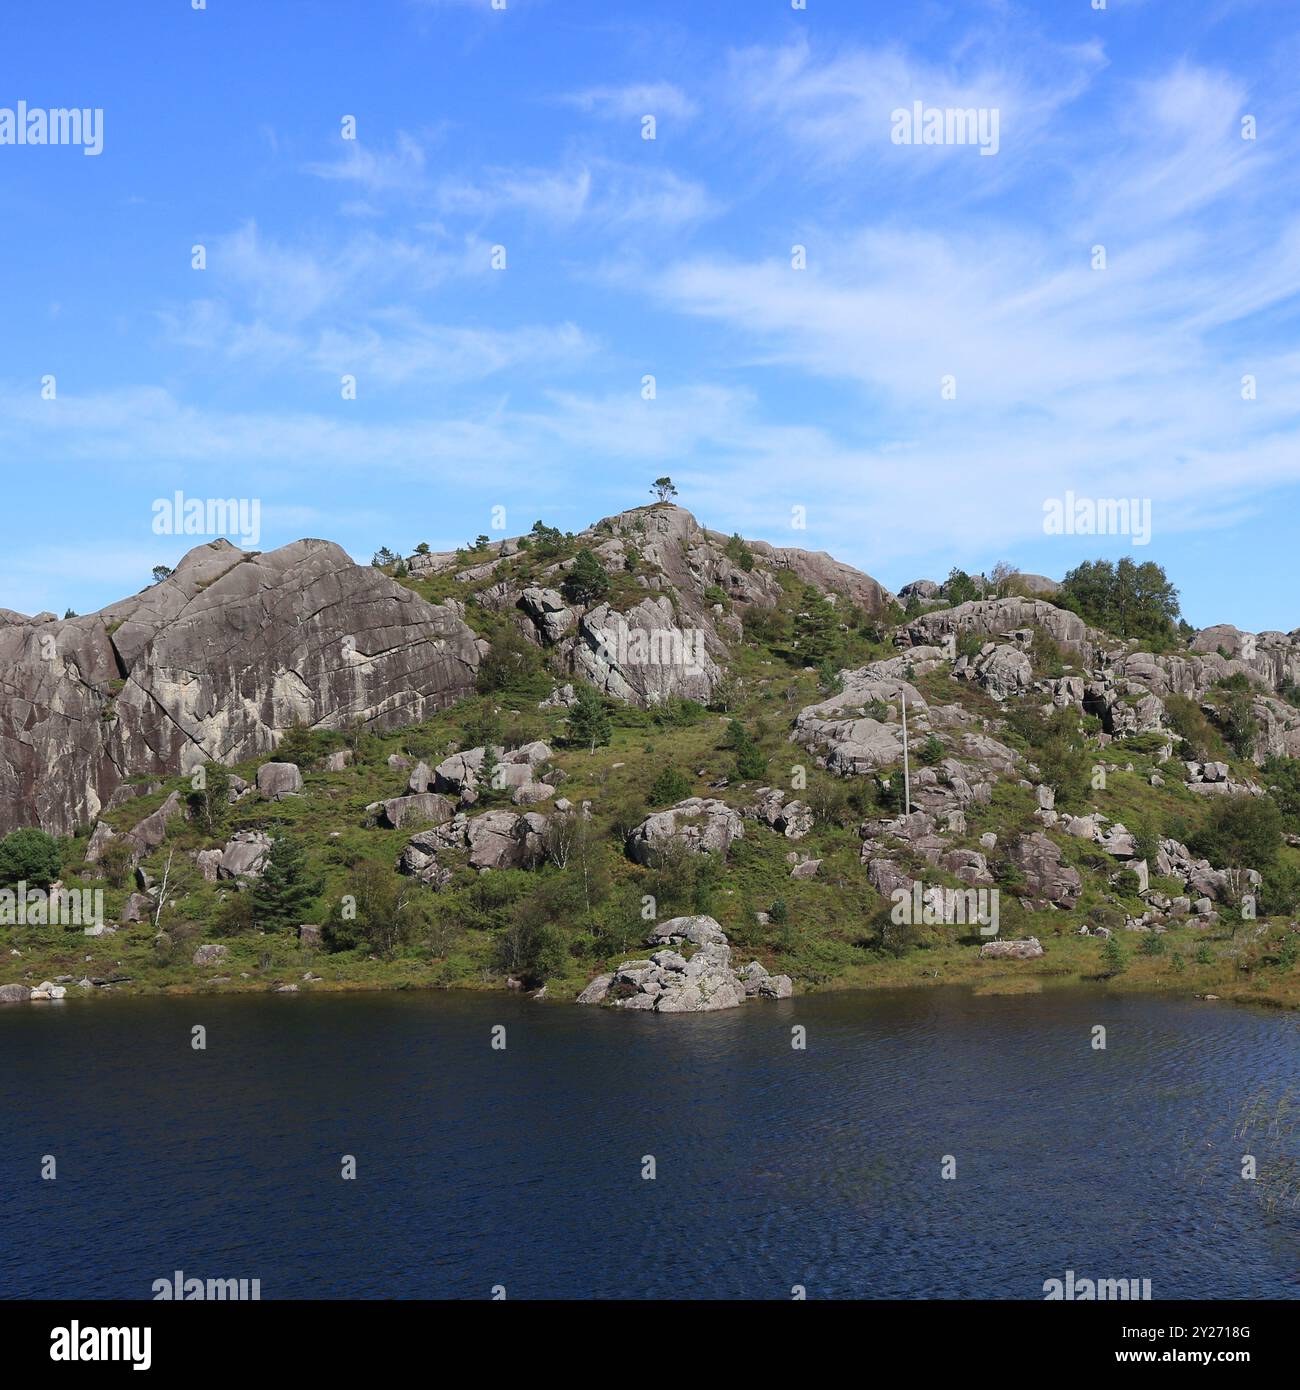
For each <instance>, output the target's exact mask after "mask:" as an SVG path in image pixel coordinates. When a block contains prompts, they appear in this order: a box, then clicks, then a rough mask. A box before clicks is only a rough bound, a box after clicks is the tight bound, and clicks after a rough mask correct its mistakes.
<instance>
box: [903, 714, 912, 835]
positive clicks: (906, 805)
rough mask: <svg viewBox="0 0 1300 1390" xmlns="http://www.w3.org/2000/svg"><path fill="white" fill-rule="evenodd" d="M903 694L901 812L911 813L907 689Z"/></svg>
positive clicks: (906, 814)
mask: <svg viewBox="0 0 1300 1390" xmlns="http://www.w3.org/2000/svg"><path fill="white" fill-rule="evenodd" d="M902 696H903V814H904V815H905V816H910V815H911V814H912V773H911V769H910V767H909V766H908V761H907V691H906V690H904V691H903V692H902Z"/></svg>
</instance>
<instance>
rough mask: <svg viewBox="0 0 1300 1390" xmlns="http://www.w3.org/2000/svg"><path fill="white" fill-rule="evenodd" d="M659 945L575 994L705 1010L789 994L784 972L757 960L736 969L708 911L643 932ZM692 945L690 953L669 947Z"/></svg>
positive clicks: (664, 1010) (659, 1008) (625, 1005)
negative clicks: (645, 956) (771, 971)
mask: <svg viewBox="0 0 1300 1390" xmlns="http://www.w3.org/2000/svg"><path fill="white" fill-rule="evenodd" d="M647 940H648V942H649V944H650V945H651V946H656V947H658V948H659V949H657V950H655V951H654V952H652V953H651V955H650V957H649V959H648V960H626V961H624V962H623V963H622V964H621V965H620V966H619V967H618V969H617V970H615V971H614V972H613V973H612V974H608V975H598V976H596V978H595V979H594V980H592V981H591V983H590V984H589V985H587V987H586V988H585V989H584V990H583V991H582V993H581V994H579V995H578V999H577V1002H578V1003H579V1004H611V1005H613V1006H614V1007H615V1008H620V1009H638V1010H647V1011H651V1012H654V1013H659V1014H685V1013H710V1012H712V1011H713V1010H715V1009H734V1008H738V1007H739V1006H740V1005H741V1004H743V1003H744V1002H745V1000H746V999H747V998H762V999H788V998H789V997H790V996H791V995H792V994H793V993H794V985H793V983H792V981H791V980H790V977H789V976H788V975H772V974H769V973H768V971H767V970H765V969H764V968H763V966H761V965H760V964H759V963H758V962H757V961H751V962H750V963H749V965H747V966H746V967H745V969H744V971H743V972H740V973H737V972H736V970H735V969H734V968H733V966H732V964H731V947H730V945H729V944H728V942H727V937H726V933H725V932H724V931H723V930H722V928H721V927H720V926H719V925H718V923H717V922H715V921H714V919H713V918H712V917H705V916H702V915H697V916H691V917H673V918H671V919H670V920H668V921H666V922H660V923H659V924H658V925H657V926H656V927H655V928H654V929H653V930H652V931H651V932H650V935H649V937H648V938H647ZM679 945H680V946H683V947H685V948H687V949H690V948H692V947H693V948H694V949H693V951H692V953H691V954H690V956H689V957H688V956H686V955H684V954H683V953H682V952H681V951H678V950H676V949H674V947H676V946H679Z"/></svg>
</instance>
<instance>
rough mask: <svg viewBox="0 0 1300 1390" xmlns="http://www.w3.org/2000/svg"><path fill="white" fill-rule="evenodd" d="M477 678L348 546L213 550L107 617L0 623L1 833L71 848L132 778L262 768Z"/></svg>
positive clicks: (431, 620)
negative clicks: (302, 741)
mask: <svg viewBox="0 0 1300 1390" xmlns="http://www.w3.org/2000/svg"><path fill="white" fill-rule="evenodd" d="M478 662H479V650H478V647H477V645H476V642H475V639H474V634H473V633H472V632H471V631H470V629H469V628H467V627H466V626H465V624H464V623H463V622H462V621H461V620H460V619H459V618H458V617H456V616H455V615H454V614H453V613H452V612H450V611H449V610H448V609H447V608H445V607H441V606H437V605H434V604H430V603H427V602H426V601H425V600H424V599H422V598H420V597H419V596H418V595H417V594H415V593H413V592H411V591H410V590H409V589H404V588H402V587H401V586H400V585H399V584H396V583H395V582H394V581H393V580H391V579H389V578H387V577H386V576H385V575H383V574H381V573H380V572H379V571H378V570H376V569H374V568H372V567H370V566H360V565H356V564H353V562H352V561H351V560H350V559H349V558H348V556H347V555H346V554H345V553H344V551H343V550H341V549H340V548H339V547H338V546H337V545H333V544H330V543H328V542H326V541H318V540H304V541H296V542H294V543H293V544H292V545H286V546H283V547H281V548H280V549H279V550H274V551H270V552H268V553H266V554H257V553H245V552H244V551H241V550H239V549H238V548H236V547H235V546H233V545H231V544H230V543H229V542H227V541H224V540H218V541H213V542H211V543H210V544H207V545H202V546H199V547H198V548H196V549H194V550H191V551H190V552H189V554H188V555H186V556H185V557H184V559H182V560H181V562H180V564H179V565H178V566H177V567H176V570H175V571H174V573H173V574H172V575H170V576H169V577H168V578H167V579H164V580H163V581H162V582H161V583H159V584H155V585H154V586H153V587H152V588H149V589H145V590H143V591H142V592H141V593H139V594H136V595H135V596H134V597H133V598H129V599H125V600H123V601H122V602H120V603H116V604H113V605H111V606H110V607H108V608H105V609H103V610H102V611H100V612H98V613H94V614H91V615H89V616H87V617H78V618H68V619H65V620H64V621H62V622H59V621H55V620H53V619H52V618H50V617H49V615H41V616H39V617H36V618H27V619H24V618H21V617H20V616H19V615H17V614H11V615H10V616H9V620H8V621H5V622H3V623H0V668H3V670H4V671H5V682H4V688H3V691H0V832H5V831H8V830H11V829H13V828H15V827H16V826H19V825H39V826H41V827H42V828H43V829H45V830H48V831H50V832H52V833H57V834H71V833H72V832H73V831H74V830H75V829H76V828H77V827H78V826H83V825H88V824H90V823H92V822H93V821H94V820H95V818H96V817H97V816H98V815H99V814H100V812H101V811H102V810H103V809H104V808H106V807H107V806H108V805H109V804H110V803H111V802H112V801H113V799H114V797H115V795H116V794H117V793H118V792H119V790H120V789H121V788H122V787H123V785H124V784H125V782H126V779H127V777H128V776H131V775H138V774H156V775H159V776H167V775H174V774H176V773H184V772H189V771H190V770H191V769H192V768H193V767H195V766H196V765H198V764H199V763H202V762H205V761H215V762H223V763H234V762H238V761H240V760H242V759H244V758H248V757H252V756H254V755H257V754H265V753H268V752H271V751H272V750H273V749H274V748H275V745H276V744H277V742H278V741H279V739H280V738H281V736H282V735H283V733H284V732H285V731H286V730H287V729H288V728H289V727H290V726H291V725H293V724H294V723H301V724H304V725H307V726H309V727H315V728H342V727H344V726H346V725H348V724H351V723H352V722H354V721H355V720H358V719H359V720H362V721H364V722H365V723H366V724H368V725H370V726H372V727H374V728H378V729H383V728H391V727H395V726H398V725H401V724H406V723H411V722H414V721H417V720H420V719H423V718H425V717H427V716H428V715H430V714H432V713H433V712H434V711H435V710H438V709H442V708H444V707H445V706H447V705H449V704H451V703H453V702H454V701H455V700H458V699H460V698H461V697H462V696H464V695H467V694H469V693H470V692H471V691H472V690H473V688H474V678H475V673H476V670H477V667H478Z"/></svg>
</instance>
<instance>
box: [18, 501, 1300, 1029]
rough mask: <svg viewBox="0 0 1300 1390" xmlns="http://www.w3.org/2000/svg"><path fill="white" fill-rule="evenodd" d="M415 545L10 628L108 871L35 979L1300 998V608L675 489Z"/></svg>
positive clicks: (42, 754)
mask: <svg viewBox="0 0 1300 1390" xmlns="http://www.w3.org/2000/svg"><path fill="white" fill-rule="evenodd" d="M378 558H379V559H380V560H381V562H382V563H380V564H378V565H372V566H366V567H363V566H358V565H356V564H354V563H353V562H352V561H351V560H349V559H348V557H347V556H346V555H344V554H343V552H342V551H341V550H339V549H338V548H337V547H336V546H333V545H330V544H328V543H326V542H322V541H300V542H297V543H296V544H294V545H290V546H285V547H283V548H282V549H280V550H277V551H274V552H271V553H269V554H265V555H257V554H245V553H243V552H241V551H239V550H237V549H235V548H234V547H232V546H230V545H228V544H226V543H224V542H216V543H214V544H212V545H207V546H202V547H199V548H198V549H196V550H194V551H191V552H190V554H189V555H187V556H186V557H185V559H184V560H183V561H182V562H181V564H180V565H179V566H178V567H177V569H176V571H175V573H174V574H172V575H171V576H170V577H168V578H166V579H164V580H163V581H162V582H161V583H159V584H157V585H155V586H154V587H153V588H150V589H147V590H145V591H143V592H142V593H140V594H138V595H136V596H135V597H134V598H132V599H129V600H125V601H124V602H122V603H119V604H115V605H112V606H111V607H109V608H107V609H105V610H103V611H102V612H101V613H97V614H93V615H90V616H89V617H85V618H69V619H67V620H65V621H63V622H58V621H55V620H54V619H53V617H52V615H49V614H42V615H38V616H37V617H34V618H24V617H22V616H20V615H17V614H4V615H3V616H2V618H0V646H2V647H3V654H4V655H5V657H6V658H7V662H6V670H7V672H8V678H7V682H6V686H5V690H4V695H3V698H2V699H0V778H3V785H4V789H5V792H6V793H7V795H6V797H5V799H4V803H3V804H4V807H5V810H4V812H3V814H4V816H5V817H6V819H5V821H4V822H3V828H5V829H12V828H13V827H15V826H39V827H41V828H42V829H43V830H44V831H47V832H51V833H53V834H55V835H60V836H64V837H69V838H65V839H64V840H63V841H62V842H61V845H60V846H59V847H58V849H57V857H58V866H57V867H58V871H59V874H60V877H61V881H62V882H63V884H64V886H65V887H81V888H87V889H93V888H96V887H98V888H100V889H102V890H103V892H104V894H105V899H106V902H107V918H106V920H105V921H104V922H103V923H102V924H99V925H95V926H92V927H89V928H84V929H82V930H78V931H72V932H70V930H69V929H68V928H67V927H58V926H42V925H41V924H40V923H36V924H31V923H30V922H29V923H28V924H26V925H18V924H6V923H5V922H4V920H3V917H2V916H0V945H3V946H5V948H6V949H7V950H8V951H9V952H10V956H11V961H12V962H13V969H14V970H15V973H17V974H20V975H21V976H22V981H21V982H15V984H14V986H13V989H14V990H16V991H19V992H21V990H23V989H27V988H31V987H32V986H33V985H35V986H38V987H39V986H42V985H47V984H48V985H49V986H50V989H52V990H53V989H63V988H66V987H67V985H68V984H69V983H78V982H80V981H84V984H83V985H82V986H81V987H82V988H83V989H85V990H92V991H93V990H94V989H95V988H96V987H97V985H98V986H108V987H162V988H195V987H200V986H203V987H209V982H211V981H212V980H216V981H218V982H220V983H221V984H222V985H224V986H225V987H230V988H240V987H247V988H256V987H261V988H265V987H267V986H268V985H269V986H272V987H275V988H281V989H285V990H289V989H296V988H299V987H304V988H328V987H331V986H332V985H333V986H345V985H357V984H387V985H393V984H460V985H471V984H473V985H482V984H484V983H487V984H489V985H492V984H500V983H506V982H511V983H515V984H518V985H521V986H528V987H530V988H537V987H539V986H543V985H544V986H545V987H546V989H547V990H548V992H549V993H550V994H552V995H554V996H557V997H575V996H579V995H580V996H581V998H582V999H583V1000H584V1001H585V1002H592V1003H595V1002H601V1003H604V1004H608V1005H617V1006H620V1007H624V1008H633V1009H648V1010H652V1011H654V1012H663V1013H667V1012H694V1011H697V1010H699V1009H704V1008H717V1007H725V1006H733V1005H736V1004H739V1003H740V1002H742V1001H743V1000H745V999H764V998H772V999H780V998H784V997H787V996H788V995H789V994H791V993H792V992H798V991H801V990H805V989H809V988H817V987H821V986H825V985H827V984H873V983H904V982H913V981H915V980H917V979H922V978H923V979H927V980H928V979H935V978H938V979H949V980H964V979H971V980H975V981H977V982H983V983H984V984H988V983H989V982H990V981H997V980H1000V979H1017V980H1019V979H1022V977H1028V978H1030V979H1034V978H1041V977H1047V976H1050V977H1055V978H1070V979H1079V978H1082V979H1088V978H1094V979H1095V978H1104V979H1106V980H1109V981H1112V982H1113V981H1114V980H1116V979H1117V978H1119V977H1120V976H1121V975H1123V977H1124V978H1125V979H1126V980H1131V981H1133V982H1135V983H1143V984H1166V985H1175V986H1178V987H1183V988H1187V989H1189V990H1193V989H1194V988H1195V987H1200V988H1201V990H1202V991H1205V990H1209V989H1213V992H1216V993H1231V994H1239V995H1243V996H1245V997H1265V998H1275V999H1277V1000H1279V1001H1281V1002H1288V1003H1296V1002H1300V988H1297V983H1296V976H1297V972H1296V956H1297V951H1298V949H1300V932H1297V931H1296V929H1295V927H1294V924H1293V921H1292V918H1293V916H1294V914H1295V912H1296V911H1297V909H1298V908H1300V852H1298V850H1300V707H1298V703H1300V702H1298V701H1297V694H1298V693H1300V632H1292V633H1290V634H1285V633H1258V634H1249V633H1243V632H1240V631H1238V630H1237V629H1235V628H1229V627H1216V628H1210V629H1206V630H1205V631H1203V632H1200V633H1195V634H1190V635H1188V634H1185V635H1184V636H1182V637H1179V636H1178V635H1177V633H1176V632H1175V631H1174V629H1173V628H1172V627H1170V628H1168V630H1167V632H1165V631H1164V630H1162V640H1161V642H1160V643H1158V644H1156V645H1158V646H1159V647H1160V649H1159V650H1156V651H1152V650H1144V649H1143V646H1144V644H1143V643H1142V642H1141V641H1139V640H1136V639H1125V638H1124V637H1122V636H1121V635H1119V634H1117V633H1116V632H1115V631H1111V630H1107V629H1106V628H1105V627H1103V626H1100V625H1098V624H1096V623H1091V622H1089V621H1087V620H1086V619H1085V617H1083V616H1081V615H1080V613H1079V612H1076V611H1073V610H1072V609H1071V607H1069V606H1068V605H1069V603H1070V602H1071V601H1072V600H1071V594H1070V592H1069V591H1068V585H1067V586H1066V588H1064V589H1063V588H1062V587H1061V586H1059V585H1052V584H1051V582H1050V581H1043V582H1042V583H1039V582H1038V581H1039V579H1040V578H1041V577H1038V576H1029V577H1027V578H1028V580H1029V581H1033V582H1007V581H1006V580H1005V579H1004V580H1002V581H1000V582H998V583H993V582H991V581H985V580H983V579H982V578H981V580H980V583H979V584H978V585H977V586H976V592H979V593H981V594H984V595H986V596H983V597H978V598H975V599H970V600H967V601H964V602H957V603H952V602H950V601H949V599H947V598H945V595H944V593H943V592H942V590H941V588H940V586H937V585H928V584H927V583H926V582H925V581H918V583H917V584H915V585H909V586H907V589H908V590H911V592H910V593H909V592H907V591H906V590H905V591H904V592H903V593H901V594H900V595H898V596H895V595H893V594H891V593H889V592H888V591H887V590H885V589H884V588H883V587H882V586H881V585H880V584H878V583H877V582H876V581H875V580H873V579H872V578H870V576H868V575H866V574H863V573H861V572H859V571H857V570H854V569H852V568H850V567H848V566H846V565H842V564H839V563H838V562H836V561H835V560H833V559H831V558H830V557H829V556H826V555H823V554H818V553H812V552H808V551H803V550H797V549H778V548H774V547H772V546H769V545H766V544H763V543H761V542H757V541H745V540H742V539H741V538H740V537H739V536H730V537H728V536H726V535H724V534H722V533H719V532H715V531H710V530H708V529H706V528H704V527H702V526H700V525H699V524H698V523H697V521H696V520H695V519H694V518H693V517H692V516H691V515H690V513H689V512H687V511H685V510H683V509H681V508H679V507H675V506H670V505H663V504H661V505H656V506H652V507H641V508H636V509H634V510H631V511H627V512H623V513H620V514H618V515H616V516H613V517H608V518H606V519H604V520H602V521H600V522H598V523H596V524H595V525H594V526H592V527H590V528H588V529H587V530H586V531H584V532H581V533H579V534H577V535H566V534H563V533H561V532H559V531H557V530H554V529H553V528H550V527H547V526H545V525H543V524H542V523H540V522H539V523H538V524H537V525H536V526H534V528H533V529H532V531H531V532H529V533H528V534H526V535H524V536H519V537H516V538H513V539H507V540H501V541H495V542H492V541H489V540H487V539H486V538H479V540H478V541H477V542H475V543H473V544H471V545H467V546H466V547H465V548H463V549H461V550H459V551H455V552H448V553H444V554H434V553H431V552H429V551H428V549H427V548H426V547H423V546H421V547H419V548H418V549H417V550H416V551H415V552H414V553H412V554H410V555H407V556H403V557H398V556H396V555H392V554H387V555H384V556H381V557H378ZM999 593H1000V594H1001V596H998V595H999ZM1148 645H1150V644H1148ZM904 713H906V719H907V737H906V741H905V739H904V728H903V718H904ZM905 748H906V757H907V766H906V772H905V771H904V755H905ZM905 788H906V792H907V793H908V794H907V795H905ZM11 838H12V837H11ZM8 844H9V841H0V872H2V871H3V865H4V863H5V859H6V846H7V845H8ZM28 848H29V847H28ZM26 852H27V850H26V848H25V849H24V853H26ZM16 853H17V852H16V851H15V854H16ZM11 857H12V856H11ZM14 862H15V863H18V862H20V861H19V860H18V859H17V858H14ZM21 862H23V863H26V862H28V861H26V860H24V861H21ZM25 872H26V870H25ZM48 877H49V875H47V878H48ZM2 909H3V903H2V902H0V912H2ZM87 935H93V937H94V940H93V941H87V940H86V939H85V937H86V936H87ZM1112 942H1115V943H1116V945H1115V946H1114V947H1113V948H1112V947H1111V945H1110V943H1112ZM1119 943H1125V946H1124V947H1121V946H1120V944H1119ZM1135 943H1140V949H1138V950H1136V952H1134V951H1128V950H1127V949H1126V948H1127V946H1128V945H1131V944H1135ZM641 947H651V948H653V949H652V950H651V951H650V952H649V953H648V954H644V955H638V953H637V952H638V949H639V948H641ZM1103 949H1105V950H1106V951H1108V952H1109V954H1108V955H1105V956H1103ZM87 950H89V954H86V952H87ZM736 953H740V956H743V957H747V958H748V963H747V964H742V963H741V961H740V958H739V957H736ZM733 957H736V959H734V960H733ZM58 971H61V972H62V975H63V976H65V977H68V976H70V977H71V981H69V980H67V979H65V980H63V982H60V978H59V975H58V974H57V973H56V972H58ZM1035 972H1038V973H1037V974H1035ZM38 977H42V978H38ZM38 994H39V990H38Z"/></svg>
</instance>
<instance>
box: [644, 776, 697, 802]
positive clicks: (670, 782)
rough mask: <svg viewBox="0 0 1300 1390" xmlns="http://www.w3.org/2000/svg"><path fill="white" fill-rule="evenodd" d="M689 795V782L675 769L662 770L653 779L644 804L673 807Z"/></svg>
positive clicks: (688, 779)
mask: <svg viewBox="0 0 1300 1390" xmlns="http://www.w3.org/2000/svg"><path fill="white" fill-rule="evenodd" d="M690 794H691V781H690V778H689V777H687V776H686V774H685V773H684V772H679V771H678V769H677V768H675V767H666V768H664V769H663V770H662V771H661V772H660V774H659V776H658V777H656V778H655V780H654V784H653V786H651V788H650V794H649V795H648V796H647V797H646V802H647V804H648V805H650V806H673V805H675V804H676V803H677V802H679V801H685V800H686V798H687V797H688V796H689V795H690Z"/></svg>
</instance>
